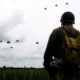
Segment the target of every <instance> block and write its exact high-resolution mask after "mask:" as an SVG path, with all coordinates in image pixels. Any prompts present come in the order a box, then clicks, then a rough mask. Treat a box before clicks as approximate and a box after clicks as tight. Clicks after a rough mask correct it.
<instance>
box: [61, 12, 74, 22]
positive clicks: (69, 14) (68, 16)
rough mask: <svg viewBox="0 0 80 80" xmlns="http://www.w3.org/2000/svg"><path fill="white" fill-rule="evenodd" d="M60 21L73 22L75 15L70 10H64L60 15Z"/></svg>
mask: <svg viewBox="0 0 80 80" xmlns="http://www.w3.org/2000/svg"><path fill="white" fill-rule="evenodd" d="M60 22H63V23H64V22H65V23H75V17H74V14H73V13H72V12H65V13H63V15H62V16H61V20H60Z"/></svg>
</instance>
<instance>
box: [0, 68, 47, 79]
mask: <svg viewBox="0 0 80 80" xmlns="http://www.w3.org/2000/svg"><path fill="white" fill-rule="evenodd" d="M0 80H48V74H47V72H46V71H45V70H44V69H37V68H35V69H34V68H0Z"/></svg>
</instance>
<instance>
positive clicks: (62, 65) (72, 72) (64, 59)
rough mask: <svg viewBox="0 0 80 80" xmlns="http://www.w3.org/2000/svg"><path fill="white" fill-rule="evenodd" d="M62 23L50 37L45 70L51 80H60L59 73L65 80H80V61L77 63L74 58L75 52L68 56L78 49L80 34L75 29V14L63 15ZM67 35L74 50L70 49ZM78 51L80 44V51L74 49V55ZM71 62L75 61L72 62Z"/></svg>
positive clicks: (67, 13)
mask: <svg viewBox="0 0 80 80" xmlns="http://www.w3.org/2000/svg"><path fill="white" fill-rule="evenodd" d="M60 22H61V27H59V28H57V29H55V30H53V32H52V33H51V35H50V37H49V41H48V44H47V48H46V50H45V54H44V63H43V65H44V68H45V70H46V71H47V72H48V73H49V78H50V80H58V79H57V76H56V74H57V73H59V74H60V77H61V74H62V76H64V77H63V80H78V74H79V73H78V71H79V70H78V69H79V68H78V64H79V63H80V60H78V61H79V62H75V60H74V57H75V56H74V57H72V55H74V54H73V52H72V55H71V54H69V56H68V54H67V52H68V50H70V49H74V48H76V47H74V46H75V45H76V44H75V43H76V42H75V39H76V38H77V36H78V34H79V31H78V30H76V29H75V28H74V27H73V24H74V23H75V17H74V14H73V13H72V12H65V13H63V15H62V16H61V20H60ZM65 35H67V36H68V37H70V40H72V41H73V48H70V49H69V48H68V45H67V42H66V39H65ZM76 41H77V40H76ZM68 42H69V41H68ZM78 50H79V51H80V44H79V49H74V51H75V52H74V53H76V51H78ZM65 52H66V54H67V55H66V54H65ZM53 56H54V58H53ZM70 56H71V57H70ZM71 60H72V61H73V60H74V61H73V62H72V61H71ZM63 74H64V75H63ZM73 76H74V77H73ZM73 78H74V79H73ZM61 80H62V79H61Z"/></svg>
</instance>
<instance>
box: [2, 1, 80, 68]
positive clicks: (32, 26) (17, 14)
mask: <svg viewBox="0 0 80 80" xmlns="http://www.w3.org/2000/svg"><path fill="white" fill-rule="evenodd" d="M65 11H71V12H73V13H74V15H75V17H76V22H75V23H76V24H75V25H74V27H75V28H76V29H78V30H80V1H79V0H77V1H76V0H0V41H1V40H2V41H3V42H0V66H4V65H6V66H14V67H24V66H26V67H43V55H44V51H45V48H46V45H47V41H48V38H49V35H50V33H51V32H52V30H53V29H55V28H57V27H59V26H60V17H61V15H62V14H63V13H64V12H65ZM16 40H19V42H16ZM7 41H11V43H10V44H7V43H6V42H7ZM36 42H39V44H36Z"/></svg>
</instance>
